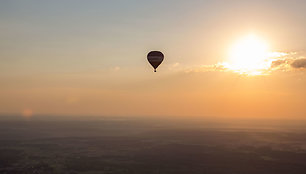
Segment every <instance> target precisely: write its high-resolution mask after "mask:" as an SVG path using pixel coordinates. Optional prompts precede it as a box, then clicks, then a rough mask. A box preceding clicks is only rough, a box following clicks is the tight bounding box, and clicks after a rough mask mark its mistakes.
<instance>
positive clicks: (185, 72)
mask: <svg viewBox="0 0 306 174" xmlns="http://www.w3.org/2000/svg"><path fill="white" fill-rule="evenodd" d="M305 19H306V1H303V0H300V1H299V0H278V1H276V0H275V1H274V0H273V1H272V0H270V1H269V0H265V1H263V0H257V1H250V0H233V1H227V0H224V1H218V0H215V1H204V0H202V1H200V0H199V1H196V0H190V1H183V0H154V1H140V0H130V1H126V0H116V1H98V0H88V1H81V0H73V1H72V0H65V1H59V0H54V1H38V0H36V1H33V0H27V1H22V0H19V1H17V0H1V1H0V38H1V39H0V61H1V63H0V113H1V114H2V115H3V114H19V115H23V116H25V117H31V116H35V115H36V116H38V115H81V116H89V115H97V116H143V117H155V116H159V117H163V116H165V117H190V118H192V117H200V118H201V117H203V118H223V117H226V118H237V117H238V118H282V119H305V115H306V108H305V105H306V100H305V98H306V91H305V89H306V74H305V72H306V58H305V56H306V53H305V49H306V38H305V31H306V22H305ZM151 50H160V51H162V52H163V53H164V55H165V60H164V62H163V63H162V64H161V65H160V67H159V68H158V70H157V73H154V72H153V69H152V67H151V66H150V64H149V63H148V62H147V59H146V55H147V53H148V52H149V51H151Z"/></svg>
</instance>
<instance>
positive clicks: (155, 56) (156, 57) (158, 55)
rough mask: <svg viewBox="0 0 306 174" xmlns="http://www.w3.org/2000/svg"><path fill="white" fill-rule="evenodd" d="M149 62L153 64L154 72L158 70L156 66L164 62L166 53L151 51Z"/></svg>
mask: <svg viewBox="0 0 306 174" xmlns="http://www.w3.org/2000/svg"><path fill="white" fill-rule="evenodd" d="M147 58H148V61H149V63H150V64H151V65H152V66H153V68H154V72H156V68H157V67H158V66H159V65H160V64H161V63H162V62H163V60H164V55H163V53H162V52H160V51H151V52H149V54H148V56H147Z"/></svg>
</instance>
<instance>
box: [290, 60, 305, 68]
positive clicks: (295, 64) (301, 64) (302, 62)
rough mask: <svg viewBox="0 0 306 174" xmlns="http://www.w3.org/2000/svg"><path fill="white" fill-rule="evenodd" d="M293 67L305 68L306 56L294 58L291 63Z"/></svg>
mask: <svg viewBox="0 0 306 174" xmlns="http://www.w3.org/2000/svg"><path fill="white" fill-rule="evenodd" d="M291 67H292V68H297V69H304V68H306V58H302V59H297V60H294V61H293V62H292V63H291Z"/></svg>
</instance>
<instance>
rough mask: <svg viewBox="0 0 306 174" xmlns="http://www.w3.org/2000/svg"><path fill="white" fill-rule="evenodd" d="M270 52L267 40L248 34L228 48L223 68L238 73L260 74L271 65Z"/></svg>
mask: <svg viewBox="0 0 306 174" xmlns="http://www.w3.org/2000/svg"><path fill="white" fill-rule="evenodd" d="M270 55H271V52H270V51H269V46H268V44H267V42H265V41H264V40H263V39H261V38H258V37H257V36H255V35H249V36H247V37H245V38H243V39H241V40H239V41H238V42H236V43H235V44H233V46H232V47H231V48H230V51H229V56H228V61H227V62H224V63H223V65H224V67H225V68H227V69H230V70H232V71H235V72H238V73H240V74H247V75H260V74H262V72H263V70H265V69H268V68H269V67H270V65H271V61H270Z"/></svg>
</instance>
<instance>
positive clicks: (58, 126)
mask: <svg viewBox="0 0 306 174" xmlns="http://www.w3.org/2000/svg"><path fill="white" fill-rule="evenodd" d="M242 125H245V123H243V124H242ZM300 126H301V125H300ZM298 128H299V127H298V125H294V124H292V125H289V126H288V125H284V124H280V123H279V124H278V123H277V124H273V125H272V124H271V126H268V125H266V124H265V125H264V126H262V125H261V126H258V125H256V124H254V125H253V126H248V129H247V128H245V127H241V126H238V125H237V124H236V126H235V125H233V124H225V123H224V124H221V123H220V124H217V123H212V122H211V121H210V122H206V121H202V122H197V123H192V122H189V123H186V122H185V121H173V120H163V119H154V120H153V119H147V120H146V119H136V118H130V119H122V118H116V119H110V118H103V119H102V118H91V119H72V118H67V119H58V118H56V119H53V118H52V119H49V118H44V119H35V118H34V119H21V118H14V119H11V118H10V119H7V117H4V118H2V119H1V121H0V173H2V174H15V173H25V174H30V173H31V174H33V173H34V174H35V173H44V174H48V173H50V174H51V173H55V174H56V173H67V174H75V173H81V174H95V173H99V174H100V173H102V174H113V173H116V174H121V173H122V174H125V173H126V174H203V173H208V174H246V173H248V174H258V173H260V174H274V173H275V174H298V173H299V174H304V173H305V172H306V162H305V161H306V132H305V131H304V130H303V129H302V126H301V129H298Z"/></svg>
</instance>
